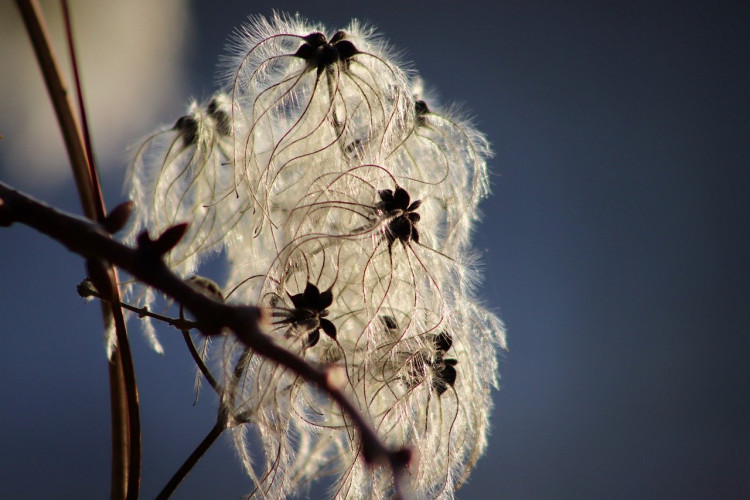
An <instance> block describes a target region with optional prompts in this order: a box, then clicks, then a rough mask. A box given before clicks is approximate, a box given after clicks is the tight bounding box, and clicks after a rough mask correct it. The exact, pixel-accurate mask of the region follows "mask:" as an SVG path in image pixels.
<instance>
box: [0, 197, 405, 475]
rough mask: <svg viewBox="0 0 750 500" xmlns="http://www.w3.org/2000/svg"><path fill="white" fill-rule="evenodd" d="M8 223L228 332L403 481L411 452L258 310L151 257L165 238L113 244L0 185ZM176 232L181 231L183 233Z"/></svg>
mask: <svg viewBox="0 0 750 500" xmlns="http://www.w3.org/2000/svg"><path fill="white" fill-rule="evenodd" d="M13 222H20V223H23V224H26V225H28V226H30V227H33V228H34V229H36V230H38V231H40V232H42V233H44V234H46V235H48V236H50V237H51V238H53V239H55V240H57V241H59V242H60V243H62V244H63V245H65V246H66V247H67V248H68V249H70V250H71V251H73V252H75V253H78V254H80V255H82V256H84V257H86V258H94V257H97V258H101V259H103V260H106V261H108V262H110V263H112V264H114V265H116V266H117V267H120V268H122V269H123V270H125V271H127V272H128V273H130V274H131V275H133V276H134V277H135V278H136V279H138V280H139V281H141V282H143V283H145V284H147V285H150V286H152V287H154V288H155V289H157V290H159V291H161V292H163V293H164V294H166V295H167V296H169V297H171V298H172V299H174V300H175V301H176V302H177V303H178V304H180V305H181V306H183V307H185V308H186V309H187V310H188V311H190V313H191V314H192V315H193V317H194V318H195V321H196V323H197V324H198V328H199V329H200V330H201V332H202V333H203V334H204V335H209V336H211V335H220V334H221V333H222V331H223V330H224V329H229V330H231V331H232V332H233V333H234V335H235V336H236V337H237V338H238V339H239V340H240V341H241V342H242V343H243V344H244V345H246V346H247V347H249V348H251V349H252V350H253V351H254V352H255V353H257V354H259V355H261V356H264V357H265V358H267V359H270V360H272V361H275V362H277V363H279V364H280V365H282V366H285V367H286V368H288V369H290V370H291V371H292V372H294V373H295V374H297V375H299V376H301V377H302V378H304V379H305V380H307V381H309V382H312V383H313V384H315V385H317V386H318V387H320V388H321V389H323V390H324V391H325V392H326V393H327V394H328V396H329V397H330V398H331V399H332V400H334V401H335V402H336V403H337V404H338V405H339V406H340V407H341V409H342V411H343V412H344V413H345V414H346V415H347V417H348V419H349V421H350V422H351V424H352V426H353V427H354V428H356V429H357V430H358V431H359V434H360V438H361V441H362V453H363V456H364V458H365V460H366V461H367V462H368V463H371V464H380V465H387V466H389V467H390V468H391V470H392V471H393V476H394V481H395V482H396V483H397V484H398V483H400V482H401V480H402V479H403V478H404V477H405V475H404V472H405V470H406V467H407V466H408V464H409V461H410V459H411V453H410V451H409V450H408V449H406V448H404V449H400V450H395V451H391V450H389V449H388V448H387V447H386V446H385V444H383V442H382V441H381V440H380V438H379V437H378V436H377V434H376V433H375V430H374V429H373V428H372V427H371V426H370V424H369V423H368V422H367V421H366V420H365V418H364V416H363V414H362V413H361V412H360V411H359V409H358V408H357V407H356V406H355V405H354V404H353V403H352V402H351V401H350V400H349V399H348V398H347V397H346V395H345V394H344V392H343V391H342V390H341V389H340V388H339V387H337V386H336V385H335V384H334V383H332V381H331V379H332V378H333V377H331V376H330V372H329V370H327V369H326V368H321V367H317V366H313V365H312V364H310V363H308V362H307V361H305V360H304V359H303V358H301V357H300V356H298V355H297V354H294V353H292V352H290V351H289V350H287V349H285V348H284V347H282V346H280V345H279V344H277V343H276V342H274V341H273V340H272V339H271V337H269V336H268V335H266V334H264V333H263V332H262V331H261V323H262V322H263V321H264V312H263V310H262V309H261V308H258V307H254V306H238V305H232V304H225V303H224V302H220V301H217V300H214V299H212V298H210V297H208V296H206V295H204V294H203V293H201V292H199V291H198V290H196V289H195V288H194V287H193V286H191V285H190V284H189V283H187V282H185V281H183V280H181V279H180V278H179V277H178V276H177V275H176V274H174V273H173V272H172V271H171V270H170V269H169V268H168V267H167V266H166V264H164V261H163V260H162V258H161V257H162V256H161V255H160V254H157V253H155V249H161V250H163V251H164V252H166V251H169V248H162V245H160V244H159V242H161V241H162V240H163V239H170V238H157V239H156V240H155V241H154V240H151V238H149V237H148V236H147V235H145V234H144V235H141V236H139V237H138V246H137V247H136V248H130V247H128V246H126V245H123V244H121V243H119V242H117V241H115V240H113V239H112V237H111V236H110V235H109V234H108V233H107V232H105V231H104V230H103V229H102V227H100V226H99V225H98V224H94V223H92V222H89V221H86V220H83V219H79V218H76V217H73V216H70V215H67V214H63V213H61V212H59V211H57V210H55V209H53V208H51V207H48V206H46V205H44V204H42V203H40V202H37V201H35V200H33V199H31V198H29V197H28V196H25V195H22V194H21V193H19V192H17V191H14V190H12V189H10V188H9V187H7V186H5V185H4V184H3V183H1V182H0V224H5V225H10V224H12V223H13ZM177 229H180V228H178V227H173V228H170V229H167V230H166V231H165V232H164V233H163V234H165V235H166V234H168V233H170V232H175V230H177ZM181 230H182V231H183V233H184V229H181ZM175 243H176V241H175Z"/></svg>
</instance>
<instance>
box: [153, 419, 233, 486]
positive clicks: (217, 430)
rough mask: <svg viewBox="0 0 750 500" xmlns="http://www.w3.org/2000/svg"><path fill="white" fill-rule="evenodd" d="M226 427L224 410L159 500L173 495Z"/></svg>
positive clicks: (170, 481)
mask: <svg viewBox="0 0 750 500" xmlns="http://www.w3.org/2000/svg"><path fill="white" fill-rule="evenodd" d="M226 428H227V418H226V416H223V412H222V415H220V416H219V418H218V420H217V421H216V425H214V426H213V428H211V430H210V431H208V434H207V435H206V437H205V438H203V441H201V442H200V444H199V445H198V446H197V447H196V448H195V450H193V453H191V454H190V456H189V457H188V458H187V459H186V460H185V462H183V464H182V466H180V468H179V469H177V472H175V473H174V475H173V476H172V478H171V479H170V480H169V482H168V483H167V484H166V486H164V488H163V489H162V490H161V492H160V493H159V494H158V495H157V497H156V499H157V500H164V499H167V498H169V497H170V496H172V493H174V492H175V490H176V489H177V487H178V486H179V485H180V483H181V482H182V481H183V480H184V479H185V478H186V477H187V476H188V474H189V473H190V471H191V470H193V467H195V464H197V463H198V461H199V460H200V459H201V458H202V457H203V455H205V454H206V452H207V451H208V449H209V448H210V447H211V445H213V444H214V443H215V442H216V440H217V439H219V436H221V434H222V433H223V432H224V431H225V430H226Z"/></svg>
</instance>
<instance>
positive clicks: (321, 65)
mask: <svg viewBox="0 0 750 500" xmlns="http://www.w3.org/2000/svg"><path fill="white" fill-rule="evenodd" d="M402 67H403V64H402V63H400V62H398V61H397V58H396V57H395V55H394V53H393V51H392V50H391V49H389V48H388V46H387V45H386V44H385V43H384V42H383V41H382V40H380V39H379V38H377V37H376V36H375V34H374V32H373V31H372V29H369V28H365V27H363V26H361V25H360V24H359V23H357V22H356V21H353V22H352V23H351V24H350V25H349V26H348V27H346V28H345V29H343V30H340V31H335V32H330V31H326V30H325V28H324V27H323V26H320V25H311V24H310V23H308V22H307V21H306V20H304V19H302V18H301V17H299V16H294V17H290V16H284V15H279V14H277V15H274V17H272V18H270V19H266V18H262V17H257V18H251V20H250V24H248V25H247V26H244V27H243V28H242V29H240V30H238V31H237V32H236V33H235V35H234V37H233V40H232V43H231V47H230V55H229V56H227V57H226V58H225V60H224V71H225V78H224V82H225V84H224V88H223V89H221V90H220V91H219V92H217V93H216V94H215V95H214V96H213V97H212V98H211V99H210V100H209V101H208V102H207V103H203V104H199V103H192V104H191V105H190V107H189V109H188V112H187V114H186V115H185V116H183V117H182V118H179V119H178V120H176V122H175V124H174V125H173V126H171V127H168V128H165V129H163V130H160V131H158V132H156V133H154V134H153V135H151V136H150V137H148V138H147V139H146V140H145V141H144V144H143V145H142V146H141V147H140V148H139V149H138V151H137V153H136V155H135V159H134V161H133V164H132V168H131V175H130V176H129V189H130V196H131V198H132V199H133V200H134V201H135V202H136V215H135V219H136V220H135V223H134V225H133V227H132V228H131V230H130V233H129V235H128V238H129V240H130V241H133V240H134V239H135V237H136V235H137V234H138V233H139V232H141V231H142V230H144V229H148V230H149V232H150V233H151V234H159V233H160V232H162V231H164V230H165V229H167V228H168V227H170V226H172V225H174V224H176V223H180V222H184V221H188V222H190V228H189V229H188V232H187V234H186V236H185V238H184V239H183V240H182V241H181V242H180V244H179V245H178V246H177V247H176V248H175V249H174V250H173V251H172V252H171V253H170V254H169V255H168V256H167V259H168V263H169V265H170V266H171V267H172V268H173V269H174V270H175V271H176V272H177V273H179V274H181V275H183V276H185V277H187V276H190V275H193V274H195V273H196V272H197V271H198V269H199V266H200V264H201V262H202V261H203V260H204V259H205V257H206V256H208V255H212V254H217V253H220V252H223V255H224V256H225V257H226V260H227V262H228V264H229V270H230V272H229V278H228V280H227V283H226V284H225V287H224V290H223V291H224V295H225V296H226V298H227V300H228V301H230V302H236V303H244V304H257V305H260V306H262V307H265V308H267V310H268V311H269V317H270V318H271V319H270V325H269V327H268V331H267V333H268V334H269V335H270V336H271V337H272V338H273V339H274V340H275V341H277V342H278V343H280V344H282V345H284V346H286V347H287V348H289V349H291V350H292V351H294V352H297V353H298V354H300V355H302V356H303V357H304V358H306V359H307V360H308V361H310V362H312V363H316V364H322V365H325V366H329V367H330V368H329V369H330V370H331V373H337V374H338V375H337V377H338V379H340V380H339V381H340V384H341V386H342V388H343V390H344V391H345V392H346V393H347V394H348V396H349V397H350V398H351V399H352V400H353V401H354V402H355V403H356V404H357V405H358V407H359V408H360V410H361V412H362V414H363V415H365V416H366V418H367V419H368V420H369V421H370V423H371V424H372V425H373V427H374V428H375V429H376V431H377V432H378V435H379V436H380V437H381V439H382V440H383V441H384V442H385V443H386V444H388V445H392V446H406V445H408V446H410V447H411V448H412V449H413V450H414V451H415V452H416V457H423V458H424V459H423V460H418V459H417V460H415V461H414V463H413V464H412V465H411V466H410V468H409V474H410V480H411V484H412V488H413V490H414V494H415V495H416V496H417V497H419V498H452V497H453V492H454V490H455V488H457V487H458V486H460V484H461V482H462V481H463V480H464V479H465V478H466V476H467V475H468V473H469V471H470V470H471V468H472V467H473V466H474V464H475V462H476V460H477V459H478V458H479V456H480V455H481V454H482V452H483V450H484V448H485V446H486V441H487V432H488V423H489V414H490V410H491V406H492V401H491V398H490V389H491V387H493V386H496V384H497V361H496V349H497V348H498V347H504V345H505V344H504V342H505V339H504V330H503V325H502V323H501V322H500V320H499V319H498V318H497V317H496V316H494V315H493V314H492V313H490V312H489V311H487V310H485V309H484V308H483V307H482V306H481V305H480V304H479V303H478V301H477V300H476V299H475V297H474V295H473V290H472V287H473V284H474V283H475V282H476V278H477V277H476V276H475V274H474V271H473V269H474V263H475V256H474V254H473V252H472V248H471V245H470V234H471V230H472V227H473V225H474V223H475V222H476V221H477V220H478V204H479V202H480V201H481V200H482V199H483V198H484V197H486V195H487V193H488V178H487V171H486V159H487V158H488V157H489V156H490V154H491V151H490V148H489V144H488V142H487V140H486V139H485V138H484V136H483V135H482V134H481V133H479V132H478V131H476V130H475V129H474V128H473V127H472V126H471V124H470V123H469V122H468V121H467V120H466V119H464V118H463V117H461V116H460V115H459V114H458V113H456V112H455V111H452V110H450V108H449V109H448V110H442V108H441V107H440V106H438V105H437V104H436V103H433V102H427V101H426V100H424V98H423V97H422V96H421V94H422V89H421V81H420V80H419V78H418V77H416V75H415V74H414V72H413V71H411V70H409V71H406V70H404V69H402ZM128 292H129V293H130V295H131V297H133V298H134V299H136V300H137V301H138V302H139V303H140V304H141V305H152V303H153V302H154V301H155V300H156V297H155V296H154V294H153V293H151V292H149V291H148V290H145V289H138V288H136V287H130V288H129V290H128ZM150 332H151V335H152V338H151V340H152V342H153V343H154V346H155V347H156V348H157V349H159V348H160V347H159V344H158V340H157V339H156V337H155V335H154V333H153V330H150ZM218 357H220V358H221V359H220V360H219V361H218V363H219V366H220V367H221V368H220V370H221V371H222V372H223V387H224V392H225V394H224V395H223V396H222V400H223V404H225V405H226V406H227V407H228V408H229V410H230V412H231V415H232V416H231V427H232V432H233V435H234V442H235V444H236V447H237V451H238V454H239V456H240V458H241V460H242V462H243V464H244V466H245V469H246V471H247V473H248V474H249V475H250V477H251V478H252V480H253V483H254V488H255V490H254V491H253V493H254V494H255V495H257V496H258V497H262V498H284V497H286V496H289V495H291V494H293V493H294V492H296V491H298V490H299V489H300V488H302V487H304V486H305V485H307V484H309V483H310V482H312V481H313V480H315V479H318V478H320V477H322V476H324V475H332V476H333V477H334V482H333V486H332V488H333V491H332V496H334V497H336V498H388V497H390V496H391V495H392V494H393V492H394V490H393V477H392V476H391V474H390V472H389V471H387V470H384V469H383V468H373V467H371V466H368V465H366V464H365V462H364V460H363V459H362V457H361V446H360V443H359V438H358V436H357V434H356V432H355V431H354V429H353V428H352V426H351V425H350V423H349V422H348V420H347V417H346V416H345V415H344V414H342V412H341V410H340V409H339V408H338V407H337V406H336V405H335V404H334V403H332V402H331V401H330V399H329V398H328V397H326V395H325V394H323V393H322V392H321V391H320V390H319V389H317V388H316V387H313V386H311V385H310V384H308V383H307V382H306V381H304V380H302V379H300V378H298V377H297V376H295V375H294V374H292V373H291V372H289V371H288V370H286V369H284V368H283V367H280V366H279V365H278V364H276V363H274V362H271V361H269V360H267V359H264V358H262V357H260V356H258V355H257V354H255V353H254V352H253V351H252V350H251V349H248V348H245V347H244V346H242V345H241V344H240V343H239V342H238V341H237V340H236V339H234V338H232V337H226V339H225V341H224V345H223V347H222V348H221V349H219V350H218ZM251 435H254V436H255V438H257V439H250V436H251ZM251 443H254V444H251ZM257 443H260V445H258V444H257ZM253 448H255V449H253ZM258 448H260V449H258Z"/></svg>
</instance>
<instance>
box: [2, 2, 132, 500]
mask: <svg viewBox="0 0 750 500" xmlns="http://www.w3.org/2000/svg"><path fill="white" fill-rule="evenodd" d="M16 3H17V5H18V8H19V10H20V11H21V16H22V17H23V21H24V24H25V25H26V29H27V31H28V33H29V37H30V39H31V42H32V45H33V47H34V52H35V53H36V57H37V60H38V61H39V67H40V69H41V70H42V75H43V77H44V82H45V84H46V86H47V91H48V92H49V95H50V99H51V101H52V105H53V108H54V110H55V115H56V116H57V120H58V124H59V126H60V131H61V132H62V135H63V140H64V142H65V147H66V149H67V152H68V157H69V159H70V163H71V168H72V170H73V176H74V177H75V181H76V186H77V188H78V195H79V197H80V199H81V205H82V207H83V212H84V213H85V214H86V216H87V217H89V218H90V219H92V220H96V221H99V222H102V221H103V220H104V217H105V207H104V201H103V200H102V197H101V189H100V186H99V184H98V180H97V179H96V171H95V169H94V167H93V164H91V163H90V162H89V161H88V157H87V155H86V153H85V149H84V144H83V140H82V138H81V133H80V128H79V126H78V123H77V121H76V118H75V115H74V114H73V110H72V107H71V105H70V101H69V100H68V92H67V89H66V86H65V85H64V83H63V80H62V77H61V76H60V71H59V69H58V67H57V62H56V61H57V59H56V58H55V56H54V53H53V52H52V48H51V45H50V43H49V37H48V36H47V29H46V26H45V25H44V20H43V16H42V14H41V9H40V8H39V6H38V4H37V3H36V1H33V0H16ZM69 36H70V34H69ZM86 267H87V268H88V271H89V273H90V274H96V275H98V276H99V277H100V278H101V279H102V281H103V282H104V287H105V290H102V291H103V292H105V293H108V294H109V296H110V297H112V298H113V299H117V300H119V290H118V288H117V286H116V284H117V274H116V273H115V271H114V269H112V268H108V267H106V266H105V264H104V263H103V262H102V261H101V260H99V259H98V258H92V259H90V260H89V261H87V263H86ZM101 307H102V315H103V318H104V324H105V326H106V325H109V324H112V323H114V327H115V332H116V338H117V345H116V346H115V349H114V351H113V353H112V357H111V359H110V361H109V379H110V406H111V414H112V415H111V418H112V488H111V498H113V499H118V500H119V499H121V498H133V499H134V498H137V497H138V492H139V489H140V477H141V476H140V468H141V428H140V427H141V424H140V415H139V409H138V407H139V403H138V386H137V384H136V379H135V369H134V366H133V361H132V356H131V353H130V345H129V342H128V337H127V330H126V328H125V319H124V317H123V314H122V311H121V310H120V308H119V307H111V306H110V305H109V304H106V303H104V302H103V303H102V306H101Z"/></svg>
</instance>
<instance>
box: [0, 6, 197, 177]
mask: <svg viewBox="0 0 750 500" xmlns="http://www.w3.org/2000/svg"><path fill="white" fill-rule="evenodd" d="M41 4H42V8H43V9H44V15H45V18H46V21H47V27H48V29H49V32H50V36H51V37H52V40H53V45H54V47H53V48H54V51H55V54H56V55H57V57H58V58H59V61H60V66H61V69H62V71H64V72H65V78H66V81H67V84H68V86H69V88H70V91H71V100H72V102H73V104H74V106H76V109H77V104H76V101H75V95H74V89H73V79H72V77H71V72H70V64H69V58H68V51H67V46H66V43H65V39H64V35H63V24H62V13H61V10H60V7H59V4H58V2H42V3H41ZM69 6H70V7H69V8H70V10H71V16H72V23H73V29H74V32H75V33H74V35H75V43H76V49H77V51H78V58H79V61H78V64H79V70H80V71H81V74H82V80H83V89H84V94H85V99H86V105H87V108H88V109H87V112H88V115H89V120H90V128H91V131H92V136H93V140H94V149H95V154H96V158H97V162H98V165H99V168H100V169H101V170H111V169H122V170H123V172H124V169H125V167H126V165H127V163H128V161H129V157H130V155H131V154H132V152H131V151H129V148H130V147H132V146H133V145H134V144H136V143H137V142H138V140H139V138H141V137H143V136H144V135H146V134H148V133H149V132H150V131H151V130H152V129H153V128H154V126H155V125H156V124H158V123H161V122H164V121H165V120H168V119H171V118H170V117H173V116H176V115H177V114H178V110H179V109H180V107H181V105H182V101H183V100H184V99H183V96H184V94H185V91H184V89H185V78H184V66H185V65H184V61H185V53H186V50H185V45H186V41H187V38H188V37H187V35H188V33H189V32H190V30H189V26H190V9H189V7H188V4H187V1H186V0H164V1H159V2H153V1H149V0H129V1H127V2H116V1H106V2H87V1H76V0H71V1H70V2H69ZM0 60H2V61H3V70H2V72H0V134H1V135H3V136H4V137H3V139H2V140H1V141H0V179H3V180H4V181H6V182H9V183H11V184H15V185H17V186H18V187H21V188H24V189H33V190H34V191H37V190H50V189H56V188H58V187H59V186H61V185H62V183H64V182H68V181H69V179H70V176H71V174H70V167H69V163H68V160H67V156H66V153H65V149H64V146H63V143H62V138H61V136H60V132H59V130H58V127H57V120H56V118H55V117H54V115H53V112H52V106H51V103H50V101H49V97H48V94H47V91H46V89H45V88H44V86H43V83H42V78H41V73H40V71H39V69H38V66H37V62H36V58H35V57H34V54H33V51H32V49H31V44H30V41H29V37H28V35H27V33H26V30H25V28H24V26H23V23H22V21H21V16H20V14H19V12H18V10H17V8H16V7H15V5H14V4H12V3H11V2H7V3H4V4H3V5H2V6H0ZM120 178H121V176H120Z"/></svg>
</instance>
